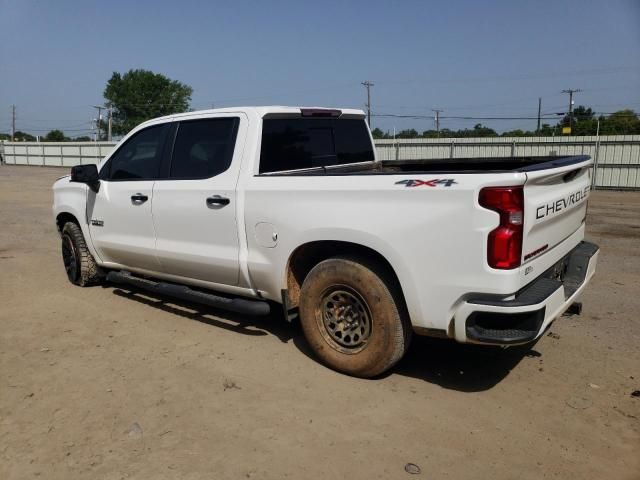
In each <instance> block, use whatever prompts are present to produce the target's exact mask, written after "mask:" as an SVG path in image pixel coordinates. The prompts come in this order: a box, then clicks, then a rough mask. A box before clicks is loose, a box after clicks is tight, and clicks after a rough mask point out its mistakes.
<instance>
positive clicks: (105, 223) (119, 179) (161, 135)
mask: <svg viewBox="0 0 640 480" xmlns="http://www.w3.org/2000/svg"><path fill="white" fill-rule="evenodd" d="M168 129H169V126H168V124H161V125H155V126H150V127H147V128H145V129H143V130H140V131H139V132H137V133H135V134H134V135H132V136H131V137H130V138H129V139H128V140H127V141H126V142H125V143H124V144H122V146H120V147H119V148H118V150H117V151H116V152H115V153H114V154H113V155H112V156H111V158H110V159H109V161H108V162H107V163H106V164H105V165H104V166H103V167H102V169H101V170H100V189H99V190H98V191H97V192H94V191H93V190H91V189H89V193H88V197H87V216H88V219H87V220H88V222H89V232H90V234H91V240H92V242H93V245H94V247H95V249H96V250H97V251H98V253H99V255H100V257H101V258H102V259H103V260H104V261H106V262H111V263H116V264H119V265H124V266H125V267H130V268H141V269H145V270H153V271H157V270H158V267H159V264H158V261H157V259H156V254H155V233H154V230H153V219H152V217H151V204H152V198H153V184H154V182H155V180H156V179H157V178H158V177H159V176H160V170H161V164H162V159H163V154H164V146H165V141H166V137H167V136H166V133H167V131H168Z"/></svg>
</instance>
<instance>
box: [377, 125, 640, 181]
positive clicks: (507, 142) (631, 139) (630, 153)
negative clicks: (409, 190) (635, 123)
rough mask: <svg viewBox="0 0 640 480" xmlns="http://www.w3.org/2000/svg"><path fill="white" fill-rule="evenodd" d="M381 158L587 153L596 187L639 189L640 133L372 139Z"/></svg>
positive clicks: (433, 158)
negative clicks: (592, 160)
mask: <svg viewBox="0 0 640 480" xmlns="http://www.w3.org/2000/svg"><path fill="white" fill-rule="evenodd" d="M376 149H377V151H378V158H380V159H381V160H411V159H432V160H435V159H443V158H478V157H489V158H496V157H498V158H499V157H528V156H547V155H589V156H590V157H591V158H593V159H594V162H595V167H594V171H595V185H596V186H597V187H600V188H613V189H640V135H607V136H600V137H596V136H585V137H490V138H428V139H427V138H420V139H407V140H404V139H403V140H400V139H398V140H395V141H394V140H376Z"/></svg>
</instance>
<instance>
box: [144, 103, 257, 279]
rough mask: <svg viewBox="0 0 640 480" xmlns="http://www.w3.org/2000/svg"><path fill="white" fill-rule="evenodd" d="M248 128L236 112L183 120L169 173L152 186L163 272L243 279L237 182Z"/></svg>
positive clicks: (157, 244)
mask: <svg viewBox="0 0 640 480" xmlns="http://www.w3.org/2000/svg"><path fill="white" fill-rule="evenodd" d="M245 134H246V121H245V122H241V121H240V117H237V116H226V117H225V116H219V117H213V118H212V117H208V118H202V119H195V120H184V121H181V122H180V123H179V124H178V128H177V132H176V134H175V140H174V142H173V149H172V155H171V164H170V170H169V175H168V178H167V179H166V180H162V181H158V182H156V184H155V186H154V190H153V224H154V227H155V231H156V255H157V256H158V260H159V262H160V265H161V269H162V271H163V272H165V273H168V274H172V275H178V276H182V277H188V278H193V279H198V280H204V281H208V282H213V283H220V284H224V285H237V284H238V279H239V273H240V261H239V240H238V225H237V220H236V207H237V202H236V200H237V195H236V184H237V181H238V173H239V170H240V162H241V159H242V146H243V145H244V138H245ZM236 145H238V146H237V147H236Z"/></svg>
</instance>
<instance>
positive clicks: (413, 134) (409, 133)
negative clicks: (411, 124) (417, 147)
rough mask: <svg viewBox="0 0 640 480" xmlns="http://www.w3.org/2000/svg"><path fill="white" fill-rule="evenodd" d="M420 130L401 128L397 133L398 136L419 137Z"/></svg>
mask: <svg viewBox="0 0 640 480" xmlns="http://www.w3.org/2000/svg"><path fill="white" fill-rule="evenodd" d="M418 137H419V135H418V131H417V130H416V129H414V128H410V129H408V130H401V131H399V132H398V133H397V134H396V138H418Z"/></svg>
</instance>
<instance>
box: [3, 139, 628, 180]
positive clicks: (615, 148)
mask: <svg viewBox="0 0 640 480" xmlns="http://www.w3.org/2000/svg"><path fill="white" fill-rule="evenodd" d="M115 145H116V143H115V142H61V143H53V142H41V143H37V142H2V144H0V154H2V150H1V149H2V147H4V154H3V157H4V161H5V162H6V163H7V164H15V165H37V166H58V167H70V166H72V165H78V164H83V163H97V162H98V161H99V160H100V159H101V158H103V157H104V156H105V155H107V154H108V153H109V152H110V151H111V150H112V149H113V147H114V146H115ZM376 149H377V152H378V158H380V159H381V160H410V159H433V160H435V159H443V158H469V157H475V158H478V157H489V158H491V157H493V158H496V157H498V158H499V157H511V156H518V157H522V156H547V155H590V156H591V158H593V159H594V161H595V164H596V165H595V167H594V172H595V185H596V186H597V187H599V188H613V189H640V135H608V136H600V137H595V136H593V137H497V138H496V137H493V138H434V139H426V138H424V139H423V138H420V139H407V140H404V139H403V140H400V139H398V140H376Z"/></svg>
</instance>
